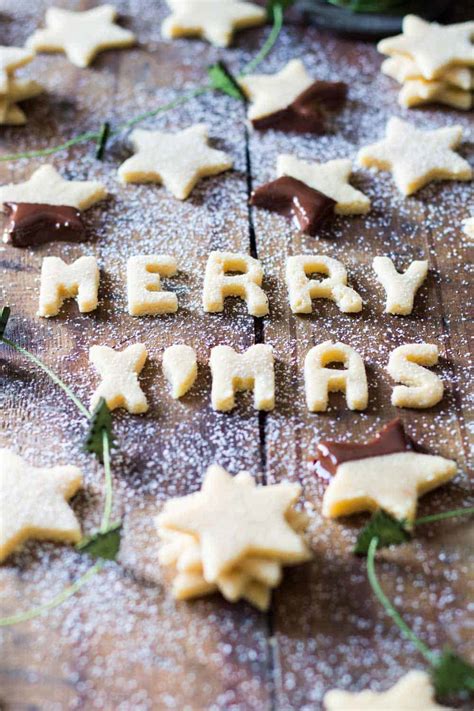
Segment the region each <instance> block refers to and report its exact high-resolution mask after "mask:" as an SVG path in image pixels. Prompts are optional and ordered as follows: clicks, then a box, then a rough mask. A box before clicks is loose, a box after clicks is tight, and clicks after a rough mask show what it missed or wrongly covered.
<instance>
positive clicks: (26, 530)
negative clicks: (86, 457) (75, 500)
mask: <svg viewBox="0 0 474 711" xmlns="http://www.w3.org/2000/svg"><path fill="white" fill-rule="evenodd" d="M81 485H82V473H81V471H80V469H78V468H77V467H73V466H58V467H53V468H52V469H45V468H37V467H32V466H30V465H28V464H26V462H25V461H24V460H23V459H22V458H21V457H19V456H18V455H16V454H14V453H13V452H12V451H10V450H9V449H0V511H1V512H2V513H1V517H0V562H2V561H3V560H5V558H6V557H7V556H8V555H10V553H12V551H14V550H15V549H17V548H18V547H19V546H21V544H22V543H24V542H25V541H26V540H27V539H28V538H37V539H40V540H53V541H64V542H67V543H77V541H79V540H80V538H81V529H80V526H79V523H78V521H77V519H76V516H75V515H74V512H73V510H72V509H71V508H70V507H69V506H68V504H67V503H66V502H67V500H68V499H70V498H71V497H72V496H74V494H75V493H76V491H77V490H78V489H79V488H80V487H81Z"/></svg>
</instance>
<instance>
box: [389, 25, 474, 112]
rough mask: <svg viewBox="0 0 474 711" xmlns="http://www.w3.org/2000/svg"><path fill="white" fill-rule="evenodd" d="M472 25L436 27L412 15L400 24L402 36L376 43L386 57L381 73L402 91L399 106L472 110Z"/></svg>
mask: <svg viewBox="0 0 474 711" xmlns="http://www.w3.org/2000/svg"><path fill="white" fill-rule="evenodd" d="M473 35H474V22H463V23H458V24H454V25H446V26H443V25H439V24H438V23H436V22H432V23H429V22H426V21H425V20H422V19H421V18H419V17H416V16H415V15H407V16H406V17H405V18H404V20H403V33H402V34H401V35H397V36H396V37H388V38H387V39H383V40H382V41H381V42H379V44H378V46H377V48H378V50H379V52H381V53H382V54H385V55H388V57H389V58H388V59H386V60H385V61H384V62H383V64H382V67H381V69H382V72H383V73H384V74H386V75H387V76H389V77H392V78H393V79H396V80H397V81H398V82H399V83H400V84H402V88H401V90H400V93H399V95H398V103H399V104H400V105H401V106H405V107H408V108H410V107H412V106H419V105H421V104H431V103H439V104H446V105H447V106H453V107H454V108H456V109H463V110H469V109H470V108H471V107H472V90H473V87H474V72H473V70H472V67H473V66H474V48H473V45H472V43H471V37H472V36H473Z"/></svg>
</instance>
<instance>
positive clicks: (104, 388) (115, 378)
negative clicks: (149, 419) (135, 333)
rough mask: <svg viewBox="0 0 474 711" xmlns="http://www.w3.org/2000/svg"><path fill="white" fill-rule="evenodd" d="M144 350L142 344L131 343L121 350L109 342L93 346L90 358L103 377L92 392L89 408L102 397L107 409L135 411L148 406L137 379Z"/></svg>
mask: <svg viewBox="0 0 474 711" xmlns="http://www.w3.org/2000/svg"><path fill="white" fill-rule="evenodd" d="M147 355H148V354H147V351H146V348H145V346H144V345H143V344H141V343H134V344H133V345H131V346H127V348H125V350H123V351H115V350H114V349H113V348H109V347H108V346H92V348H91V349H90V351H89V360H90V362H91V363H92V364H93V365H94V367H95V369H96V370H97V372H98V373H99V375H100V376H101V378H102V380H101V382H100V384H99V386H98V388H97V389H96V391H95V392H94V394H93V395H92V398H91V410H93V409H94V408H95V407H96V406H97V404H98V402H99V400H100V398H102V397H103V398H104V400H105V402H106V403H107V406H108V408H109V409H110V410H115V409H116V408H117V407H124V408H125V409H126V410H128V411H129V412H131V413H132V414H134V415H138V414H141V413H143V412H146V411H147V410H148V403H147V400H146V397H145V394H144V392H143V390H142V389H141V387H140V384H139V382H138V375H139V373H140V372H141V370H142V369H143V366H144V365H145V361H146V359H147Z"/></svg>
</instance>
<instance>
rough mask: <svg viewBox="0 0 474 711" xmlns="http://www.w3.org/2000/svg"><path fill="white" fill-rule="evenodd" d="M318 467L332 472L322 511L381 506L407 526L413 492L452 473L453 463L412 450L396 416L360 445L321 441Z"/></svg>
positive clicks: (347, 511)
mask: <svg viewBox="0 0 474 711" xmlns="http://www.w3.org/2000/svg"><path fill="white" fill-rule="evenodd" d="M317 467H318V469H317V470H318V471H319V472H320V473H328V474H329V475H330V477H331V478H330V481H329V486H328V487H327V489H326V491H325V493H324V497H323V515H324V516H327V517H329V518H337V517H339V516H347V515H350V514H353V513H357V512H359V511H375V510H377V509H379V508H381V509H383V510H384V511H386V512H387V513H389V514H390V515H391V516H393V517H394V518H396V519H397V520H398V521H403V522H406V523H408V524H409V525H411V524H412V523H413V521H414V519H415V515H416V507H417V499H418V497H419V496H422V495H423V494H425V493H426V492H428V491H431V490H432V489H435V488H437V487H438V486H441V485H442V484H445V483H446V482H448V481H450V480H451V479H452V478H453V477H454V476H455V474H456V462H453V461H452V460H450V459H445V458H444V457H438V456H434V455H431V454H425V453H424V452H420V451H417V445H416V444H415V443H414V442H413V440H412V439H411V438H410V437H408V436H407V435H406V434H405V432H404V429H403V425H402V424H401V422H400V420H394V421H393V422H390V423H389V424H388V425H386V426H385V427H384V428H383V429H382V430H381V431H380V432H379V433H378V434H377V435H376V437H375V438H374V439H373V440H371V441H369V442H367V444H365V445H362V444H353V443H345V442H331V441H324V442H320V443H319V444H318V452H317Z"/></svg>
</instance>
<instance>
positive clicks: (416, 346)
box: [387, 343, 444, 409]
mask: <svg viewBox="0 0 474 711" xmlns="http://www.w3.org/2000/svg"><path fill="white" fill-rule="evenodd" d="M437 362H438V346H436V345H434V344H433V343H409V344H407V345H404V346H399V348H395V350H394V351H392V352H391V354H390V358H389V361H388V365H387V371H388V373H389V374H390V376H391V377H392V378H393V379H394V380H395V381H396V382H397V383H403V385H397V386H396V387H394V388H393V392H392V405H395V407H414V408H417V409H423V408H426V407H433V406H434V405H437V404H438V402H439V401H440V400H442V398H443V393H444V386H443V381H442V380H441V379H440V378H439V377H438V376H437V375H435V373H432V372H431V371H429V370H428V369H427V368H424V367H423V366H426V365H428V366H432V365H436V363H437Z"/></svg>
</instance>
